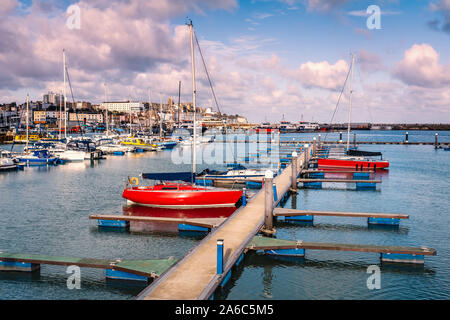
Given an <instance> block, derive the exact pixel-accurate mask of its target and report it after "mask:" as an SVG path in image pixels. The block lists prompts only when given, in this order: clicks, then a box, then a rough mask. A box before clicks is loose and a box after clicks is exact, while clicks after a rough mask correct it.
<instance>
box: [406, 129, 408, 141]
mask: <svg viewBox="0 0 450 320" xmlns="http://www.w3.org/2000/svg"><path fill="white" fill-rule="evenodd" d="M405 143H408V131H406V133H405Z"/></svg>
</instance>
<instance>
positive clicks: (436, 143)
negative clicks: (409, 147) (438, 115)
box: [434, 132, 439, 149]
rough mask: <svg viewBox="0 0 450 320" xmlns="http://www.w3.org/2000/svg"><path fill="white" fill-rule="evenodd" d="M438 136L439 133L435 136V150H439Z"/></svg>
mask: <svg viewBox="0 0 450 320" xmlns="http://www.w3.org/2000/svg"><path fill="white" fill-rule="evenodd" d="M438 145H439V144H438V134H437V132H436V133H435V135H434V148H435V149H437V148H438Z"/></svg>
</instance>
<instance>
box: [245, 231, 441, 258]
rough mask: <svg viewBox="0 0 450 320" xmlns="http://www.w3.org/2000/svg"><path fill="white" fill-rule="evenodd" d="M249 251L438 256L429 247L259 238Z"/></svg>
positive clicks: (256, 238) (252, 243)
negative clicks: (307, 251)
mask: <svg viewBox="0 0 450 320" xmlns="http://www.w3.org/2000/svg"><path fill="white" fill-rule="evenodd" d="M247 249H249V250H279V249H309V250H331V251H355V252H377V253H399V254H415V255H424V256H434V255H436V250H435V249H433V248H428V247H401V246H375V245H367V244H347V243H326V242H306V241H301V240H299V241H291V240H280V239H275V238H269V237H261V236H257V237H254V238H253V239H252V241H251V242H250V243H249V244H248V246H247Z"/></svg>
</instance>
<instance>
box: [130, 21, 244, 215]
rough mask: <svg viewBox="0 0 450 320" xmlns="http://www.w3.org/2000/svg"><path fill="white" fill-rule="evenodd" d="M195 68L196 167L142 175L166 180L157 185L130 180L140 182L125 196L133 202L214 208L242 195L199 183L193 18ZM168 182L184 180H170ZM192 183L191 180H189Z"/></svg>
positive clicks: (230, 203)
mask: <svg viewBox="0 0 450 320" xmlns="http://www.w3.org/2000/svg"><path fill="white" fill-rule="evenodd" d="M189 31H190V49H191V70H192V98H193V108H194V112H193V122H194V135H193V143H192V170H191V172H190V173H189V172H187V173H186V172H184V173H180V172H177V173H151V174H150V173H148V174H142V177H143V178H144V179H145V178H147V179H152V180H160V181H165V182H163V183H160V184H156V185H154V186H142V187H141V186H138V180H137V178H133V179H129V183H130V182H131V181H134V182H135V184H136V185H134V186H133V185H132V186H129V183H128V184H127V186H126V187H125V190H124V191H123V193H122V197H123V198H125V199H127V201H128V202H129V203H131V204H134V203H136V204H140V205H145V206H151V207H163V208H211V207H232V206H234V205H235V204H236V202H237V201H238V200H239V199H240V198H241V196H242V193H243V192H242V190H230V189H222V188H212V187H199V186H196V185H195V176H196V171H197V156H196V144H197V143H196V142H197V123H196V122H197V121H196V85H195V64H194V43H193V42H194V41H193V40H194V39H193V38H194V29H193V24H192V21H190V23H189ZM167 181H183V183H179V182H176V183H174V182H167ZM189 182H190V183H189Z"/></svg>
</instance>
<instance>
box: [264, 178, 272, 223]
mask: <svg viewBox="0 0 450 320" xmlns="http://www.w3.org/2000/svg"><path fill="white" fill-rule="evenodd" d="M273 191H274V188H273V172H272V171H271V170H267V171H266V174H265V176H264V198H265V203H264V229H265V230H268V231H269V230H272V229H273V203H274V192H273Z"/></svg>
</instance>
